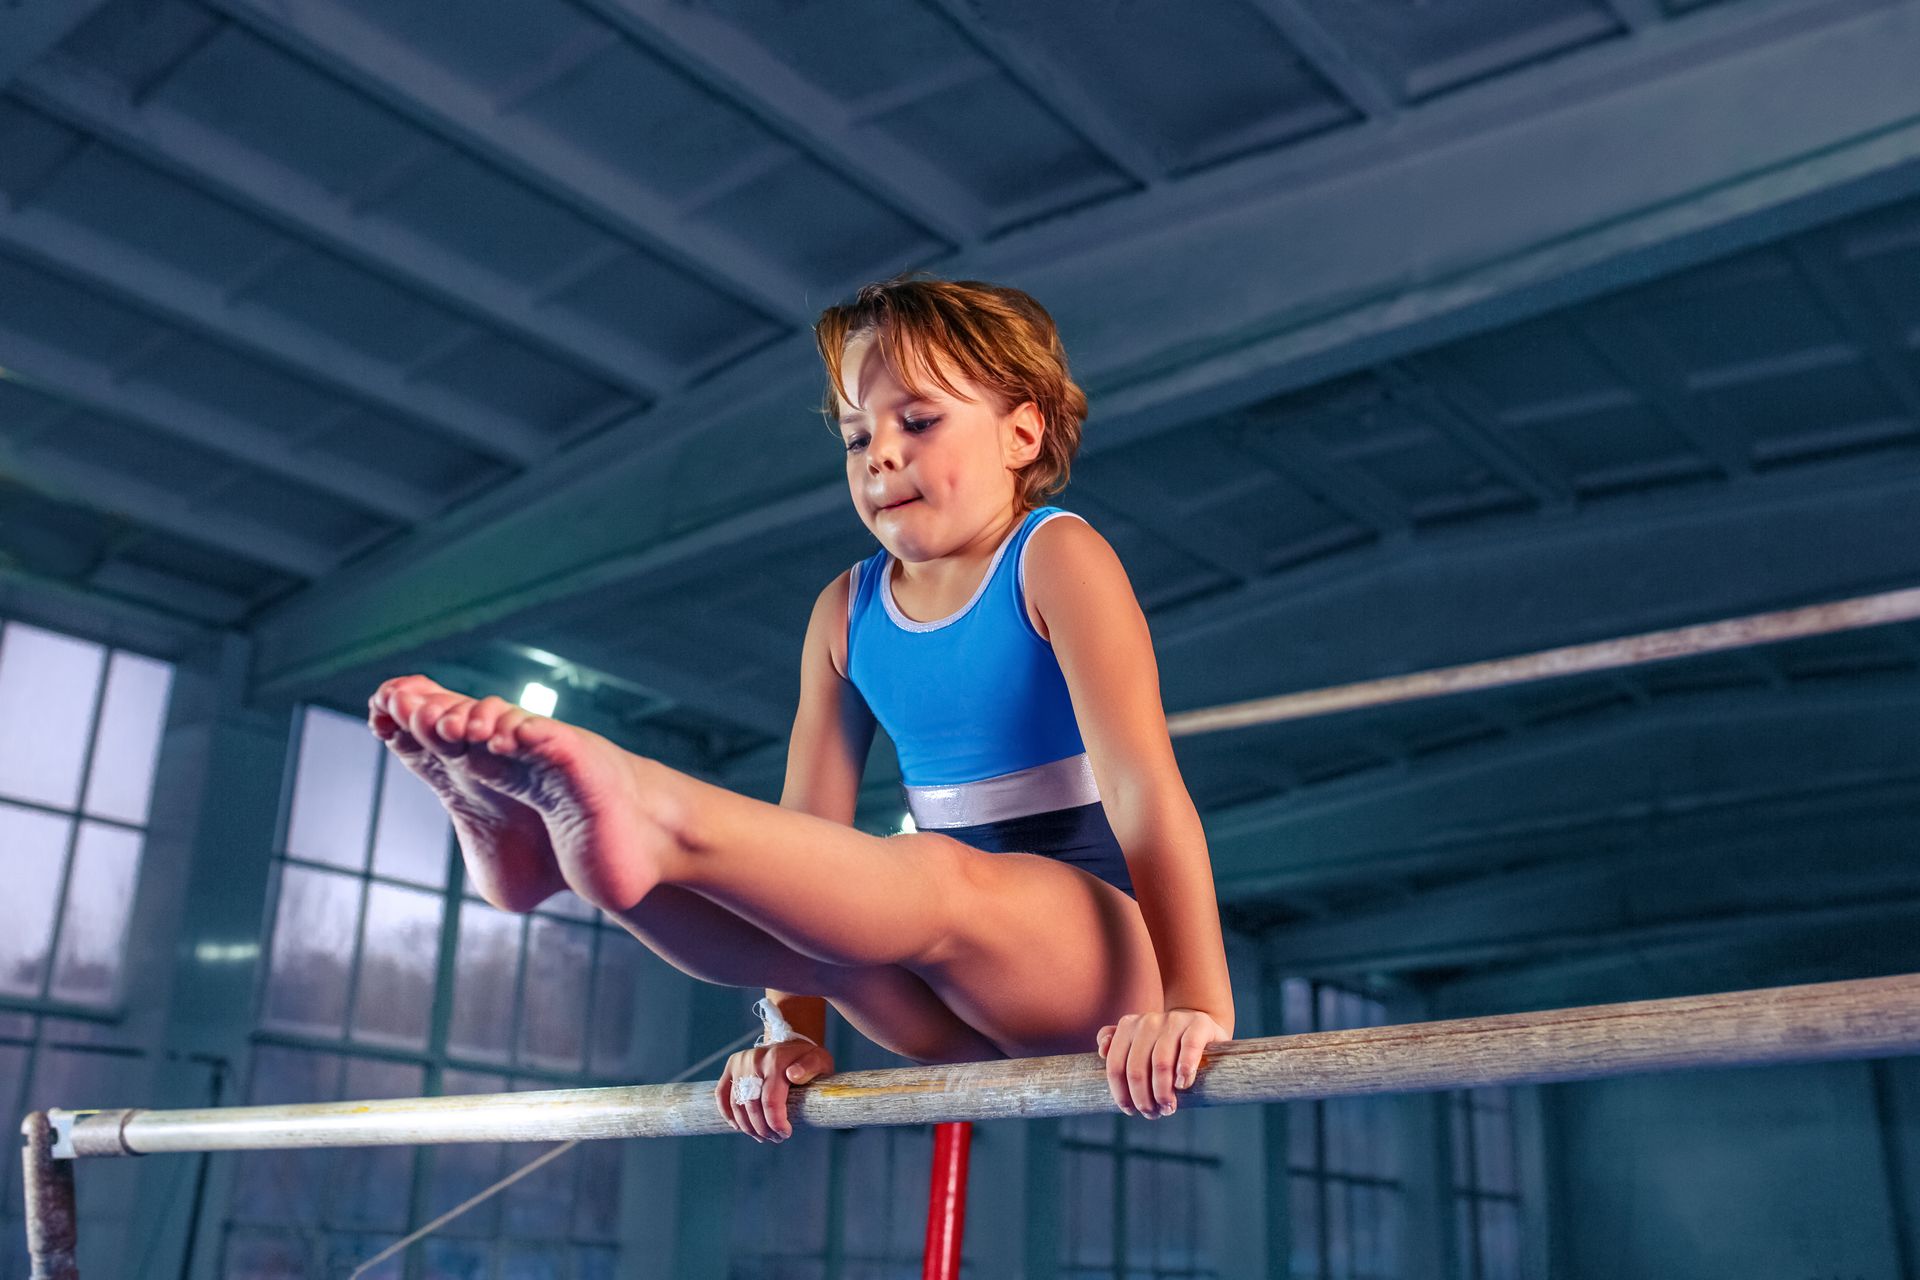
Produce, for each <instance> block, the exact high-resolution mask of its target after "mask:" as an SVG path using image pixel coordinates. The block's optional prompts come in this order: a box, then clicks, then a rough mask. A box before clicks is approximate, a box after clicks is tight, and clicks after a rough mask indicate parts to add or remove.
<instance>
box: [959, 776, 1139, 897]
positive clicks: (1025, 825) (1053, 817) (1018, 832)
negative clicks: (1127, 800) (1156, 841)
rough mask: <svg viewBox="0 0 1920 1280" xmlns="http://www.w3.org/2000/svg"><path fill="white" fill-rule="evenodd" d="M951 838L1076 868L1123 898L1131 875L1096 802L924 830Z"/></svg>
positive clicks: (1129, 891) (1130, 893)
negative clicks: (1037, 855)
mask: <svg viewBox="0 0 1920 1280" xmlns="http://www.w3.org/2000/svg"><path fill="white" fill-rule="evenodd" d="M923 829H924V830H927V831H935V830H937V831H939V832H940V834H941V835H943V836H952V837H953V838H954V839H955V840H958V841H960V842H961V843H962V844H970V845H972V846H973V847H974V848H976V849H983V850H985V851H986V852H988V853H1037V854H1041V855H1043V856H1045V857H1048V858H1052V859H1053V860H1054V861H1056V862H1064V863H1066V864H1067V865H1068V866H1072V867H1079V868H1080V869H1081V870H1082V871H1086V872H1088V873H1090V874H1092V875H1095V876H1098V877H1099V878H1100V879H1102V880H1105V881H1106V882H1107V883H1108V884H1110V885H1112V886H1113V887H1114V888H1116V889H1118V890H1120V892H1122V893H1124V894H1126V895H1127V896H1128V897H1129V898H1131V897H1133V877H1132V876H1130V875H1128V874H1127V859H1126V855H1125V854H1123V853H1122V852H1121V851H1120V841H1119V840H1118V839H1117V838H1116V837H1115V836H1114V834H1113V827H1112V825H1111V824H1109V823H1108V822H1107V810H1106V806H1105V805H1103V804H1101V803H1100V802H1099V801H1098V800H1096V801H1094V802H1093V803H1092V804H1083V805H1079V806H1076V807H1075V808H1072V809H1053V810H1049V811H1048V812H1046V813H1030V814H1027V815H1026V816H1024V817H1020V818H1006V819H1003V820H1001V821H999V822H982V823H977V824H975V825H974V826H970V827H926V828H923Z"/></svg>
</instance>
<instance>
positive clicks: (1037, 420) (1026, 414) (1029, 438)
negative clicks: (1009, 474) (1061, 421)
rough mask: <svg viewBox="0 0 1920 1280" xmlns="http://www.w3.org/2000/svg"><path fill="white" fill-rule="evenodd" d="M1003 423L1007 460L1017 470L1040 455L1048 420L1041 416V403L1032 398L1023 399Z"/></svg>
mask: <svg viewBox="0 0 1920 1280" xmlns="http://www.w3.org/2000/svg"><path fill="white" fill-rule="evenodd" d="M1003 425H1004V428H1005V440H1006V449H1007V462H1008V463H1009V464H1010V465H1012V466H1013V467H1014V468H1015V469H1016V470H1017V469H1019V468H1021V467H1024V466H1026V465H1027V464H1028V463H1030V462H1032V461H1033V460H1034V459H1035V458H1038V457H1039V456H1040V441H1041V439H1042V437H1043V436H1044V435H1045V433H1046V422H1045V421H1044V420H1043V419H1042V418H1041V416H1040V406H1039V405H1037V404H1035V403H1034V402H1033V401H1031V400H1023V401H1021V402H1020V403H1019V404H1017V405H1015V406H1014V408H1013V412H1012V413H1010V414H1008V415H1007V418H1006V421H1005V423H1004V424H1003Z"/></svg>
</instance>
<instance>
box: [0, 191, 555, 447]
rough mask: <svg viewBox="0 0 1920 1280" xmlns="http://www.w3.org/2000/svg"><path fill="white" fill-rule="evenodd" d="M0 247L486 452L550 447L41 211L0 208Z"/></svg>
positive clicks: (509, 423) (227, 292) (496, 417)
mask: <svg viewBox="0 0 1920 1280" xmlns="http://www.w3.org/2000/svg"><path fill="white" fill-rule="evenodd" d="M0 245H4V246H6V247H7V248H8V249H10V250H12V251H13V252H14V253H16V254H17V255H19V256H20V257H22V258H24V259H26V260H28V261H31V262H35V263H38V264H39V265H41V266H43V267H46V268H49V269H51V270H53V271H56V272H58V273H60V274H61V275H64V276H67V277H69V278H70V279H74V280H78V281H82V282H84V283H85V285H86V287H87V288H89V289H92V290H95V291H98V292H103V293H107V294H111V295H114V296H116V297H119V298H122V299H124V300H126V301H128V302H130V303H132V304H134V305H135V306H138V307H140V308H142V309H144V310H146V311H150V312H152V313H153V314H155V315H157V316H161V317H164V318H165V319H167V320H169V321H170V322H172V323H174V324H177V325H180V326H181V327H183V328H188V329H194V330H197V331H199V332H201V333H204V334H206V335H208V336H209V337H211V338H213V339H214V340H216V341H218V342H220V343H222V344H224V345H226V346H228V347H231V348H233V349H235V350H238V351H244V352H247V353H248V354H250V355H252V356H254V357H257V358H264V359H265V360H266V361H267V362H269V363H271V364H276V365H279V366H280V367H281V368H283V369H286V370H287V371H289V372H291V373H293V374H295V375H297V376H299V377H300V378H302V379H304V380H305V381H308V382H311V383H314V384H316V385H318V386H323V387H331V388H333V389H335V390H337V391H340V392H344V393H345V394H347V395H350V396H354V397H355V398H357V399H360V400H363V401H365V402H366V403H368V404H370V405H375V406H379V407H381V408H383V409H385V410H387V411H390V412H392V413H396V414H399V415H401V416H402V417H404V418H406V419H408V420H410V421H412V422H414V423H417V424H419V425H420V426H421V427H422V428H423V429H425V430H427V431H430V432H432V433H433V434H435V435H438V436H440V437H442V438H443V439H447V440H453V441H457V442H458V443H460V444H462V445H464V446H466V447H468V448H471V449H477V450H479V451H480V452H482V453H484V454H486V455H487V456H488V457H492V458H497V459H500V460H501V461H503V462H508V463H511V464H512V465H514V466H515V467H524V466H528V465H530V464H532V463H534V462H536V461H538V460H539V459H541V458H543V457H545V456H546V455H547V454H549V453H551V452H553V445H552V443H551V442H550V441H548V440H546V439H544V438H543V437H542V436H541V435H540V434H539V433H538V432H536V431H534V430H532V429H531V428H529V427H528V426H527V425H526V424H525V423H523V422H520V421H518V420H517V419H514V418H510V417H508V416H507V415H505V414H503V413H500V412H499V411H497V410H495V409H493V408H492V407H490V406H488V405H483V404H479V403H477V402H475V401H472V400H468V399H466V398H465V397H463V396H458V395H455V394H453V393H452V392H450V391H445V390H441V389H438V388H435V387H431V386H426V385H423V384H421V383H419V382H417V381H415V380H412V379H409V378H408V377H407V376H406V373H405V371H404V370H402V369H398V368H396V367H394V366H393V365H391V364H387V363H385V362H383V361H380V360H376V359H374V358H373V357H371V356H369V355H367V354H366V353H365V352H363V351H360V350H358V349H356V348H354V347H350V346H348V345H347V344H345V343H343V342H340V341H338V340H336V339H333V338H329V337H327V336H326V335H324V334H321V333H318V332H316V331H315V330H312V329H309V328H307V327H306V326H305V325H302V324H299V323H297V322H295V321H292V320H288V319H286V318H284V317H283V316H280V315H278V314H276V313H275V312H274V311H272V310H271V309H269V308H267V307H258V306H255V307H249V306H245V305H243V304H241V303H239V302H237V301H236V299H235V296H234V292H233V290H231V289H229V288H222V287H220V286H217V285H214V284H211V283H209V282H207V281H206V280H203V279H200V278H198V277H195V276H192V275H190V274H188V273H187V272H184V271H181V270H179V269H178V268H176V267H171V266H168V265H167V264H165V263H162V262H159V261H156V260H155V259H153V258H152V257H150V256H148V255H146V254H143V253H139V252H137V251H135V250H133V249H132V248H130V247H129V246H127V245H125V244H123V243H121V242H119V241H116V240H112V239H109V238H108V237H106V236H103V235H100V234H98V233H97V232H94V231H90V230H88V229H87V228H85V227H82V226H79V225H78V224H76V223H73V222H71V221H68V220H67V219H65V218H61V217H59V216H58V215H56V214H52V213H48V212H47V211H46V210H45V209H40V208H35V207H34V206H32V205H20V206H16V207H14V208H11V209H9V208H7V207H5V206H0Z"/></svg>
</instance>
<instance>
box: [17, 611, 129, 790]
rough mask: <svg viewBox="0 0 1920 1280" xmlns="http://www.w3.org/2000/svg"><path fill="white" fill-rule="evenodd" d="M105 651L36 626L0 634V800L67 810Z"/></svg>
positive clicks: (77, 785) (19, 626) (83, 756)
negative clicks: (6, 797)
mask: <svg viewBox="0 0 1920 1280" xmlns="http://www.w3.org/2000/svg"><path fill="white" fill-rule="evenodd" d="M105 665H106V651H105V650H104V649H102V648H101V647H100V646H99V645H97V644H92V643H89V642H88V641H85V640H76V639H74V638H72V637H71V636H63V635H60V634H58V633H57V632H53V631H42V630H41V629H40V628H38V627H29V626H24V625H22V624H21V623H18V622H15V623H10V624H8V626H7V627H6V629H5V631H4V633H0V795H10V796H15V797H17V798H19V799H21V800H35V801H38V802H40V803H41V804H51V805H58V806H60V807H61V808H66V809H70V808H73V807H74V802H75V801H76V800H77V799H79V796H80V771H81V769H82V767H83V766H84V765H85V763H86V756H87V735H88V733H89V732H90V731H91V730H92V728H93V704H94V700H95V696H96V694H97V693H98V692H99V688H100V673H101V669H102V668H103V667H104V666H105Z"/></svg>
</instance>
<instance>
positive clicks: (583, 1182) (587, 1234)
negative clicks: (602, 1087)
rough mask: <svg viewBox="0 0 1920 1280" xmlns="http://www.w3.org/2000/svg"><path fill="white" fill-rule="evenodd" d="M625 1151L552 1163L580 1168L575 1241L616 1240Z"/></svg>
mask: <svg viewBox="0 0 1920 1280" xmlns="http://www.w3.org/2000/svg"><path fill="white" fill-rule="evenodd" d="M626 1151H627V1144H626V1143H624V1142H605V1141H602V1142H584V1143H581V1144H580V1145H579V1146H577V1147H575V1148H574V1149H573V1153H572V1154H571V1155H567V1156H562V1157H561V1158H560V1160H558V1161H556V1162H555V1163H565V1162H566V1161H568V1160H571V1161H573V1162H574V1163H575V1164H577V1165H578V1166H579V1171H578V1173H579V1192H578V1194H577V1195H576V1196H575V1198H574V1202H573V1235H574V1239H576V1240H617V1239H619V1237H620V1169H621V1165H622V1164H623V1162H624V1158H625V1156H626ZM856 1203H857V1202H856ZM860 1216H862V1215H860V1214H855V1215H854V1217H855V1218H859V1217H860Z"/></svg>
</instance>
